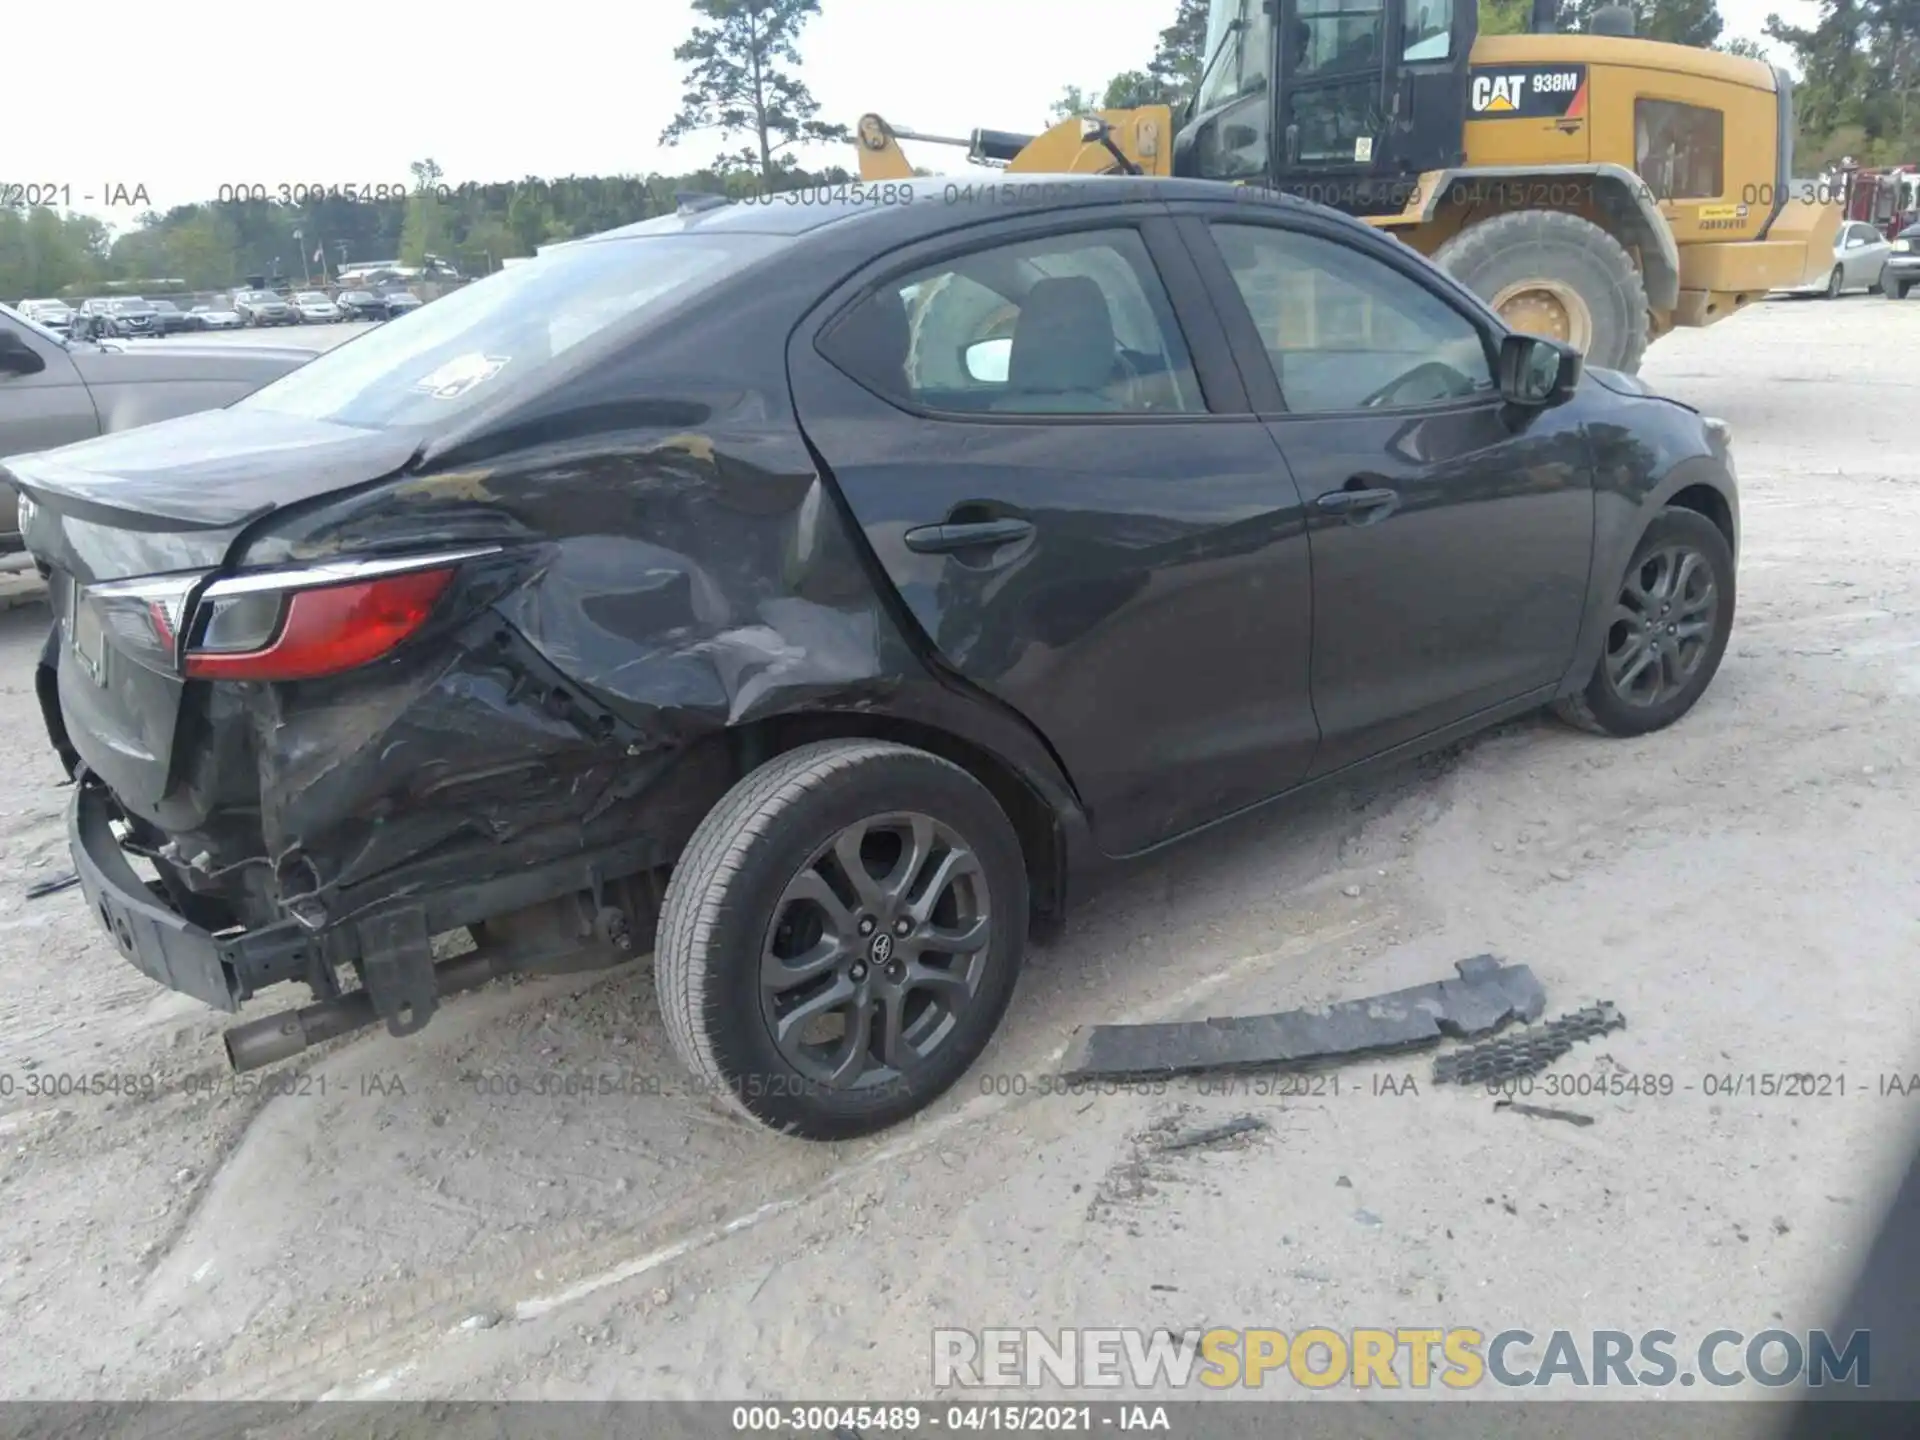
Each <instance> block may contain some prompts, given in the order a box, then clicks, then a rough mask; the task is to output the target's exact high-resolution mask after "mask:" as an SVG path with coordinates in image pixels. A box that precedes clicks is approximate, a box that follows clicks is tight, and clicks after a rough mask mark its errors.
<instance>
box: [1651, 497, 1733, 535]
mask: <svg viewBox="0 0 1920 1440" xmlns="http://www.w3.org/2000/svg"><path fill="white" fill-rule="evenodd" d="M1667 504H1668V505H1670V506H1672V507H1673V508H1675V509H1679V510H1692V511H1693V512H1695V513H1696V514H1699V515H1704V516H1706V517H1707V519H1709V520H1711V521H1712V522H1713V528H1714V529H1716V530H1718V531H1719V532H1720V534H1721V536H1722V537H1723V538H1724V539H1725V540H1726V542H1727V549H1729V550H1731V549H1733V510H1732V509H1731V508H1730V507H1729V506H1728V504H1727V497H1726V496H1724V495H1722V494H1721V493H1720V492H1719V491H1718V490H1716V489H1714V488H1713V487H1712V486H1711V485H1689V486H1687V488H1686V489H1684V490H1682V491H1680V492H1679V493H1678V494H1677V495H1675V496H1674V497H1673V498H1672V499H1671V500H1669V501H1667Z"/></svg>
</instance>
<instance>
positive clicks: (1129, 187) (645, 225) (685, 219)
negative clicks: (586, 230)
mask: <svg viewBox="0 0 1920 1440" xmlns="http://www.w3.org/2000/svg"><path fill="white" fill-rule="evenodd" d="M889 192H891V195H890V194H889ZM789 196H791V197H792V198H791V199H789V198H788V197H789ZM715 198H716V199H717V198H718V197H715ZM1138 200H1156V201H1166V202H1173V201H1181V200H1214V201H1219V200H1232V201H1235V202H1236V203H1241V204H1252V205H1268V206H1276V207H1286V208H1292V209H1297V210H1298V209H1305V210H1313V211H1316V212H1322V211H1324V213H1325V214H1327V215H1329V216H1337V217H1338V218H1339V219H1342V220H1347V221H1349V222H1350V223H1352V224H1354V225H1358V226H1360V227H1361V228H1362V229H1370V228H1371V227H1368V226H1365V225H1364V224H1362V222H1360V221H1355V220H1352V219H1351V217H1349V216H1345V215H1340V214H1339V212H1337V211H1334V210H1328V209H1326V208H1325V207H1323V206H1319V205H1313V204H1310V203H1309V202H1307V201H1304V200H1300V199H1296V198H1295V197H1293V196H1290V195H1282V194H1280V193H1278V192H1276V191H1271V190H1264V189H1257V188H1254V187H1251V186H1244V185H1234V184H1230V183H1228V182H1226V181H1222V180H1191V179H1185V178H1179V179H1175V178H1170V177H1165V176H1136V175H1027V174H1020V173H1014V174H1003V173H1002V172H997V171H996V172H993V173H990V174H982V175H978V176H975V175H932V176H919V177H916V178H915V179H913V180H901V181H897V182H881V183H866V184H856V185H823V186H817V187H802V188H800V189H797V190H793V191H787V192H777V193H773V194H769V195H764V196H758V197H754V198H752V199H748V200H729V201H725V202H724V203H721V204H714V205H699V206H692V207H683V208H682V209H680V210H678V211H676V212H674V213H673V214H670V215H657V216H655V217H653V218H652V219H650V220H641V221H639V222H637V223H635V224H632V225H623V226H621V227H619V228H618V229H615V230H607V231H603V232H601V233H600V234H598V235H587V236H582V237H581V238H580V239H578V240H571V241H566V242H563V244H567V245H591V244H599V243H604V242H606V241H613V240H629V239H643V238H647V237H650V236H656V235H691V234H737V235H784V236H791V237H794V238H801V237H805V236H807V235H809V234H812V233H814V232H817V231H819V230H822V229H825V228H826V227H828V226H839V225H847V226H852V225H856V224H857V225H862V226H869V227H871V228H872V230H873V232H874V240H875V241H876V243H886V244H893V243H900V242H903V241H911V240H914V239H918V238H921V237H923V236H934V235H939V234H942V233H944V232H945V231H947V230H951V229H958V228H960V227H961V226H964V225H970V224H974V223H977V222H978V221H981V220H988V219H992V218H995V217H996V216H1002V215H1009V214H1013V213H1028V214H1031V213H1035V212H1040V213H1044V212H1046V211H1048V210H1058V209H1070V208H1072V207H1075V206H1080V205H1111V204H1119V203H1125V202H1128V201H1138ZM548 248H549V249H559V248H561V247H560V246H550V247H548Z"/></svg>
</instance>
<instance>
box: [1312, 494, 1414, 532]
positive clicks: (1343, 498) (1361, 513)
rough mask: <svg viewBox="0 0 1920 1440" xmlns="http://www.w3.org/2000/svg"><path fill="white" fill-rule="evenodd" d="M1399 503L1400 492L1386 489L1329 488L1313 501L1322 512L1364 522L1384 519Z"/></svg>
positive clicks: (1315, 506)
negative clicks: (1355, 518)
mask: <svg viewBox="0 0 1920 1440" xmlns="http://www.w3.org/2000/svg"><path fill="white" fill-rule="evenodd" d="M1399 503H1400V492H1399V491H1398V490H1386V489H1369V490H1329V491H1328V492H1327V493H1326V494H1324V495H1322V496H1321V497H1320V498H1319V499H1318V500H1316V501H1314V502H1313V504H1314V508H1315V509H1316V510H1319V511H1321V512H1322V513H1323V514H1327V515H1346V516H1351V517H1358V518H1360V519H1361V521H1362V523H1365V524H1370V523H1372V522H1373V521H1375V520H1384V519H1386V518H1387V516H1388V515H1389V514H1391V513H1392V512H1393V509H1394V507H1395V506H1397V505H1398V504H1399Z"/></svg>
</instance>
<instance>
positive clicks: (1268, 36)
mask: <svg viewBox="0 0 1920 1440" xmlns="http://www.w3.org/2000/svg"><path fill="white" fill-rule="evenodd" d="M1236 24H1237V25H1238V26H1239V28H1238V29H1237V30H1234V29H1232V28H1231V27H1233V26H1235V25H1236ZM1272 53H1273V17H1272V15H1270V14H1269V13H1268V11H1267V6H1266V3H1265V0H1213V8H1212V9H1211V10H1210V11H1209V13H1208V15H1207V43H1206V54H1207V58H1208V59H1209V60H1211V61H1212V62H1213V68H1212V70H1211V71H1209V72H1208V74H1207V76H1206V79H1205V81H1204V82H1203V83H1202V84H1201V86H1200V93H1199V96H1198V98H1197V99H1196V100H1195V102H1194V107H1193V109H1194V113H1195V114H1196V115H1200V114H1204V113H1206V112H1207V111H1209V110H1212V109H1213V108H1215V107H1216V106H1219V105H1224V104H1226V102H1227V101H1229V100H1232V99H1235V98H1237V97H1239V96H1241V95H1249V94H1252V93H1253V92H1254V91H1256V90H1259V89H1261V88H1262V87H1264V86H1265V85H1266V83H1267V57H1268V56H1270V55H1271V54H1272Z"/></svg>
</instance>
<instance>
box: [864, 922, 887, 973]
mask: <svg viewBox="0 0 1920 1440" xmlns="http://www.w3.org/2000/svg"><path fill="white" fill-rule="evenodd" d="M867 954H868V955H870V956H871V957H872V958H873V963H874V964H876V965H884V964H886V963H887V961H889V960H891V959H892V958H893V937H892V936H891V935H889V934H887V932H886V931H884V930H882V931H881V932H880V933H879V934H878V935H876V936H874V937H873V943H872V944H871V945H869V946H868V947H867Z"/></svg>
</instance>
